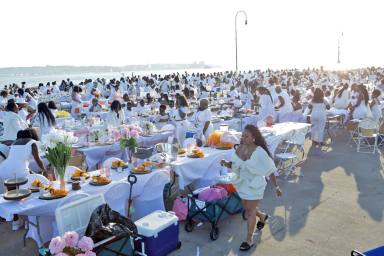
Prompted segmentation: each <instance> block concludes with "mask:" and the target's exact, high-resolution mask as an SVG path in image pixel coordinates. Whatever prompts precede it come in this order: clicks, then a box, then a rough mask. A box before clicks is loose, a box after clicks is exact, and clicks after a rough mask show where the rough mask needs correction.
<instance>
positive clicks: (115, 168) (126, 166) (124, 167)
mask: <svg viewBox="0 0 384 256" xmlns="http://www.w3.org/2000/svg"><path fill="white" fill-rule="evenodd" d="M119 168H121V169H127V168H128V165H124V166H123V167H111V169H112V170H117V169H119Z"/></svg>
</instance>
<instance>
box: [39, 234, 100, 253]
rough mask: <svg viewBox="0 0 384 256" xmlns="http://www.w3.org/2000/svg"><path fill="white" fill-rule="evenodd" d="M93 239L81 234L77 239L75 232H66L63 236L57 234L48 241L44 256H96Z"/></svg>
mask: <svg viewBox="0 0 384 256" xmlns="http://www.w3.org/2000/svg"><path fill="white" fill-rule="evenodd" d="M93 247H94V243H93V240H92V239H91V238H89V237H87V236H83V237H82V238H81V239H80V240H79V234H77V233H76V232H73V231H72V232H66V233H65V234H64V236H63V237H60V236H57V237H55V238H53V239H52V240H51V242H50V243H49V247H48V248H49V252H48V253H46V254H45V255H46V256H96V253H94V252H93V251H92V250H93Z"/></svg>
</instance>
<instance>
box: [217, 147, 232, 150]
mask: <svg viewBox="0 0 384 256" xmlns="http://www.w3.org/2000/svg"><path fill="white" fill-rule="evenodd" d="M216 149H218V150H228V149H232V148H231V147H217V148H216Z"/></svg>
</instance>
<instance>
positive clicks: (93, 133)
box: [89, 129, 104, 142]
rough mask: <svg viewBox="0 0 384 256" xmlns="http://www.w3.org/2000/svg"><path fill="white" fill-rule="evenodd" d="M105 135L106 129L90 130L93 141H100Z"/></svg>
mask: <svg viewBox="0 0 384 256" xmlns="http://www.w3.org/2000/svg"><path fill="white" fill-rule="evenodd" d="M103 136H104V131H103V130H100V129H93V130H91V131H90V132H89V138H90V141H91V142H99V141H100V139H101V138H102V137H103Z"/></svg>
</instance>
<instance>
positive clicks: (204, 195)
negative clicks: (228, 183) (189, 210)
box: [198, 187, 228, 202]
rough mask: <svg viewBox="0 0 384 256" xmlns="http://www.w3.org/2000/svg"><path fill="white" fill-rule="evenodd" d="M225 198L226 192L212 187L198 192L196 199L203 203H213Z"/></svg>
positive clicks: (220, 188)
mask: <svg viewBox="0 0 384 256" xmlns="http://www.w3.org/2000/svg"><path fill="white" fill-rule="evenodd" d="M227 196H228V192H227V191H226V190H225V189H224V188H222V187H212V188H208V189H206V190H204V191H202V192H200V193H199V196H198V198H199V200H201V201H204V202H213V201H216V200H220V199H223V198H226V197H227Z"/></svg>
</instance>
